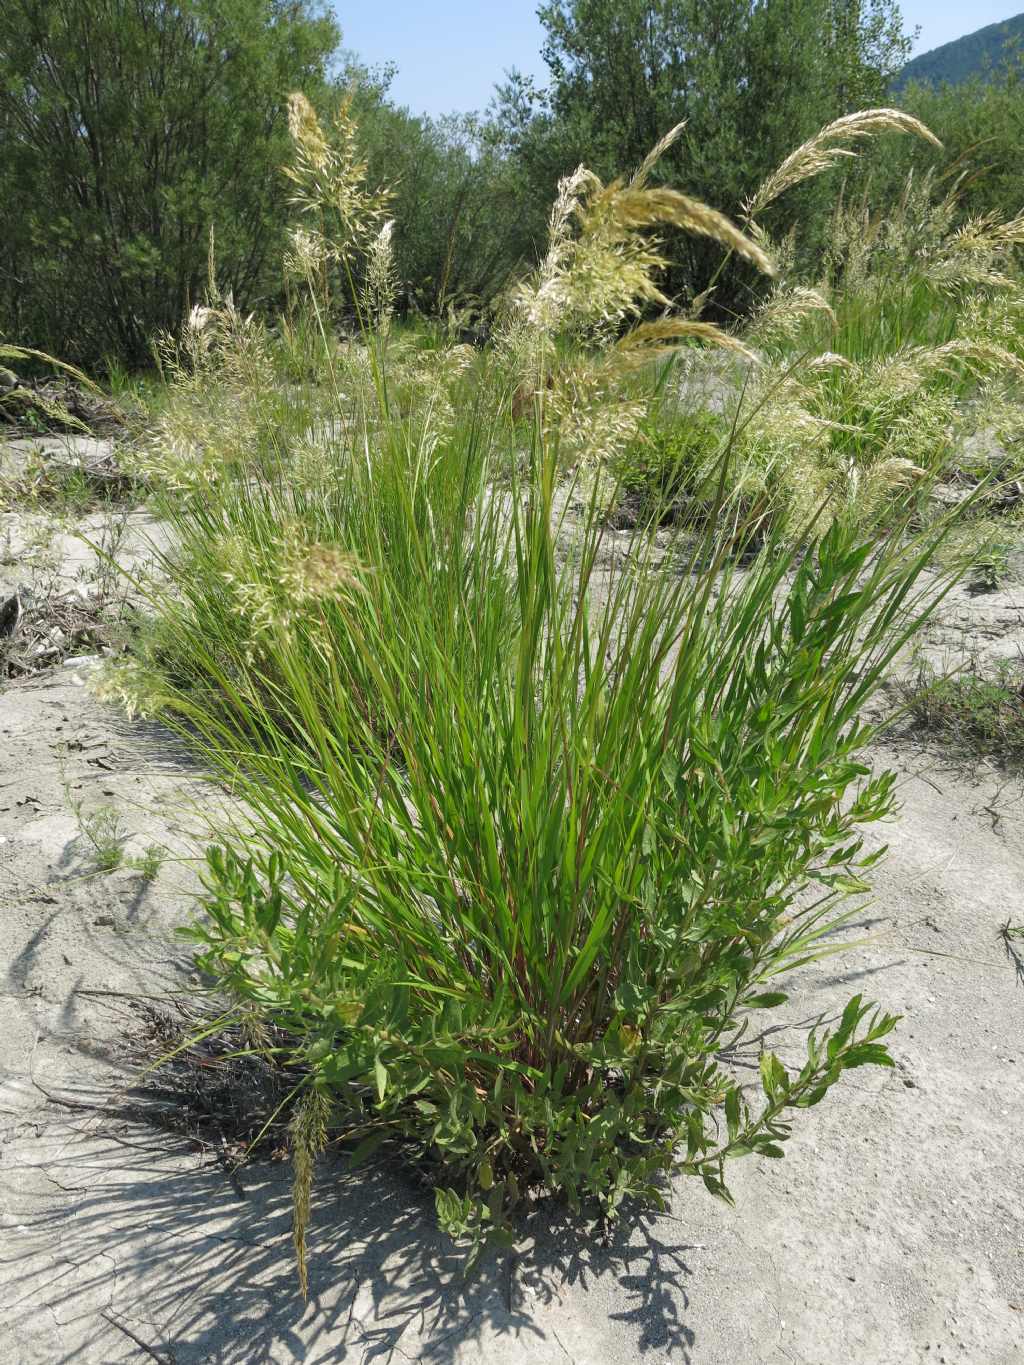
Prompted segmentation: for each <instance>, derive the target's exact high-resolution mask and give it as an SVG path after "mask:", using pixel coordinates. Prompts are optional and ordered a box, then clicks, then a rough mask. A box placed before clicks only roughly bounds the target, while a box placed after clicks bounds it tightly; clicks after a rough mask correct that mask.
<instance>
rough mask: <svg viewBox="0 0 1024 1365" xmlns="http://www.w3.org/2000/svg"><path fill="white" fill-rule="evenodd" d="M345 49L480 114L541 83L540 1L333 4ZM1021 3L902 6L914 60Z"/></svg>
mask: <svg viewBox="0 0 1024 1365" xmlns="http://www.w3.org/2000/svg"><path fill="white" fill-rule="evenodd" d="M332 3H333V8H334V10H335V11H336V13H337V15H338V19H339V21H340V23H341V30H342V37H343V40H344V43H345V46H346V47H349V48H352V49H353V50H354V51H355V52H357V53H358V54H359V55H360V57H362V59H363V60H364V61H366V62H370V63H371V64H373V63H378V62H386V61H394V62H397V64H398V75H397V76H396V77H395V80H394V84H393V85H392V87H391V93H392V97H393V98H394V99H395V101H396V102H397V103H399V104H406V105H408V106H409V108H410V109H411V110H412V111H413V112H414V113H417V114H419V113H427V114H443V113H448V112H450V111H452V110H455V109H458V110H469V109H483V108H484V107H485V106H486V104H487V102H488V100H489V99H490V97H491V91H492V90H493V88H494V85H495V82H497V81H500V80H501V79H502V76H503V73H504V72H505V71H507V70H508V69H509V68H510V67H513V66H517V67H519V69H520V70H521V71H526V72H529V73H531V74H533V75H536V76H538V77H541V78H543V76H544V75H545V72H546V68H545V66H544V63H543V61H542V60H541V56H540V48H541V43H542V42H543V36H544V34H543V29H542V28H541V26H540V24H539V23H538V21H537V15H536V8H537V0H483V2H482V0H377V2H376V3H367V0H359V3H354V2H353V0H332ZM1022 8H1024V0H1004V3H999V0H974V2H973V3H972V4H970V5H965V4H964V3H963V0H904V4H903V16H904V19H905V20H906V25H907V28H908V29H914V28H916V27H917V26H918V25H920V28H921V36H920V38H919V39H918V42H917V45H916V47H915V51H916V52H927V51H928V50H929V49H930V48H933V47H939V46H940V45H941V44H942V43H948V42H950V41H951V40H952V39H953V38H959V37H960V36H961V35H962V34H964V33H972V32H973V31H974V30H975V29H977V28H983V27H984V25H985V24H994V23H997V22H998V21H999V20H1001V19H1009V18H1011V17H1012V16H1013V15H1015V14H1019V13H1020V12H1021V9H1022Z"/></svg>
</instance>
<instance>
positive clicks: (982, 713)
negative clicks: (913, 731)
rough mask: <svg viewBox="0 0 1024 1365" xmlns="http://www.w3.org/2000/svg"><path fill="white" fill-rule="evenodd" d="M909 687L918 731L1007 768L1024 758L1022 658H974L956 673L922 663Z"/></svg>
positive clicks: (911, 713)
mask: <svg viewBox="0 0 1024 1365" xmlns="http://www.w3.org/2000/svg"><path fill="white" fill-rule="evenodd" d="M905 691H906V692H907V695H908V701H909V708H910V715H911V716H912V718H913V720H914V723H915V724H916V725H917V726H918V727H919V728H920V729H922V730H924V731H927V732H928V733H930V734H935V735H941V736H943V737H944V738H947V739H949V740H951V741H952V742H953V743H954V744H955V745H956V746H957V747H958V748H960V749H962V750H964V751H965V752H967V753H972V754H976V755H978V756H979V757H982V758H992V759H995V760H996V761H997V762H999V763H1002V764H1005V765H1007V766H1017V765H1019V764H1020V763H1021V762H1024V659H996V660H993V661H992V662H990V663H987V664H980V663H977V662H974V663H972V664H970V665H968V666H967V667H966V668H964V669H963V670H962V671H961V672H959V673H955V674H953V675H952V676H950V675H940V674H939V673H937V671H936V670H935V669H934V668H933V667H932V666H931V665H930V664H928V663H926V662H922V663H920V664H919V666H918V672H917V677H916V678H915V679H914V681H913V683H912V684H910V685H907V686H906V688H905Z"/></svg>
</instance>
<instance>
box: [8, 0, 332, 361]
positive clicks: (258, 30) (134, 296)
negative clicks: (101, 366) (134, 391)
mask: <svg viewBox="0 0 1024 1365" xmlns="http://www.w3.org/2000/svg"><path fill="white" fill-rule="evenodd" d="M338 38H339V35H338V30H337V28H336V26H335V24H334V22H333V20H331V19H330V18H329V17H328V16H327V15H326V13H325V12H324V11H323V10H322V9H321V7H320V6H319V5H318V4H316V3H314V2H313V0H296V3H294V4H289V5H283V4H280V3H278V0H177V3H174V4H170V3H167V0H137V2H136V0H132V2H131V3H129V2H128V0H73V3H72V2H69V0H61V2H60V3H54V0H19V3H15V4H5V5H4V6H3V8H2V10H0V236H2V238H3V241H4V248H5V250H4V255H5V268H4V270H3V272H2V274H0V332H3V333H6V334H8V335H11V336H14V337H19V338H22V339H24V340H26V341H31V342H32V343H33V344H34V345H37V346H41V347H43V348H44V349H47V350H50V351H52V352H53V353H54V354H57V355H63V356H65V357H70V358H72V359H75V360H78V361H80V362H82V363H85V364H87V365H95V364H97V363H98V362H99V360H100V359H101V357H104V356H108V355H109V356H112V357H117V358H119V359H121V360H123V361H126V362H127V363H128V364H131V365H145V364H147V363H148V362H149V361H150V358H151V357H150V351H149V341H150V338H151V337H152V335H153V333H154V332H155V331H157V330H158V329H160V328H170V327H177V326H178V324H179V322H180V320H181V317H182V316H183V314H184V313H186V312H187V311H188V308H189V307H190V305H191V304H192V303H194V302H195V301H196V300H197V299H198V298H199V296H200V293H201V290H202V286H203V281H204V279H205V276H206V259H207V243H208V239H209V233H210V231H211V229H214V230H215V233H216V240H217V252H218V262H219V267H220V277H221V282H222V283H223V285H224V287H225V288H226V289H230V290H232V291H233V293H234V296H235V298H236V300H237V302H238V303H239V305H240V306H242V305H245V306H252V302H253V301H254V300H255V299H257V298H259V297H261V295H262V294H263V293H264V292H265V290H266V286H267V281H268V276H267V266H268V263H272V264H273V269H274V272H275V278H274V280H273V285H272V287H273V291H274V292H275V293H276V291H277V283H276V273H277V266H278V260H279V256H280V249H281V244H282V238H281V233H282V227H283V222H282V219H283V206H284V201H285V190H284V184H283V182H282V180H281V177H280V175H279V173H278V167H279V165H280V163H281V161H282V160H283V159H284V157H285V155H286V149H287V130H286V127H285V122H284V99H285V96H286V94H287V92H288V91H289V89H291V88H292V87H293V86H294V85H296V84H300V83H302V84H305V85H306V87H307V88H309V89H311V90H313V89H315V88H317V87H319V88H320V89H323V87H324V84H325V78H326V69H325V68H326V63H327V62H328V60H329V58H330V56H331V54H332V52H333V51H334V49H335V47H336V46H337V43H338ZM84 72H88V79H85V78H84V75H83V73H84Z"/></svg>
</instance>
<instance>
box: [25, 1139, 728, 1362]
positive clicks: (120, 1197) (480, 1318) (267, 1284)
mask: <svg viewBox="0 0 1024 1365" xmlns="http://www.w3.org/2000/svg"><path fill="white" fill-rule="evenodd" d="M62 1128H63V1137H62V1140H61V1141H60V1143H59V1144H58V1146H57V1147H56V1148H54V1149H51V1151H50V1152H46V1151H45V1150H40V1152H39V1153H38V1156H39V1161H38V1164H37V1163H36V1162H35V1161H33V1162H31V1163H26V1165H28V1164H31V1165H36V1168H37V1169H38V1170H42V1171H44V1172H45V1175H46V1179H47V1180H48V1181H49V1182H50V1184H52V1185H54V1186H56V1187H57V1188H58V1189H60V1190H64V1191H71V1192H72V1196H71V1198H70V1201H69V1202H68V1203H66V1204H64V1205H63V1206H62V1207H61V1208H59V1209H55V1210H53V1211H52V1212H49V1213H42V1214H40V1215H39V1216H38V1217H37V1218H36V1219H34V1220H32V1225H31V1226H30V1227H29V1228H27V1229H26V1231H27V1232H28V1234H29V1236H30V1237H31V1238H32V1240H33V1242H34V1243H35V1245H36V1247H37V1249H38V1250H37V1254H29V1255H24V1254H22V1256H21V1257H20V1258H19V1261H18V1268H17V1270H16V1271H15V1274H14V1277H13V1279H14V1283H10V1282H9V1284H8V1288H9V1292H10V1309H11V1310H12V1311H10V1317H9V1319H8V1321H9V1322H10V1323H11V1325H12V1326H14V1325H16V1323H17V1322H18V1320H19V1319H21V1320H23V1321H27V1320H29V1319H31V1318H33V1317H35V1316H37V1315H38V1314H39V1313H40V1310H41V1309H42V1308H43V1307H44V1306H45V1308H46V1309H47V1310H49V1311H50V1312H51V1314H52V1315H53V1317H54V1318H55V1320H57V1321H60V1322H62V1323H68V1322H74V1321H76V1320H78V1322H79V1328H78V1330H77V1339H78V1341H79V1342H80V1347H79V1349H80V1350H81V1351H82V1352H83V1356H79V1353H78V1350H71V1351H68V1352H67V1353H66V1354H64V1355H62V1359H67V1360H72V1359H76V1358H86V1359H93V1358H98V1357H94V1356H92V1355H90V1354H89V1351H90V1350H95V1349H96V1348H97V1344H98V1340H97V1338H100V1339H102V1342H103V1344H104V1346H105V1347H113V1345H114V1343H115V1342H117V1341H118V1337H119V1336H120V1341H119V1342H118V1349H121V1348H126V1349H128V1350H129V1352H130V1349H131V1338H130V1336H128V1335H126V1328H127V1329H128V1332H130V1333H134V1334H135V1337H136V1339H137V1340H138V1341H142V1342H143V1343H144V1344H145V1347H148V1350H149V1354H150V1355H151V1356H153V1357H154V1358H156V1359H159V1360H161V1361H164V1362H165V1365H186V1362H195V1363H196V1365H198V1362H213V1361H216V1362H225V1363H227V1362H252V1361H256V1360H274V1361H279V1360H282V1361H291V1360H302V1361H304V1362H307V1365H327V1362H334V1361H341V1360H346V1361H348V1360H351V1361H359V1362H364V1361H365V1362H370V1361H390V1360H399V1359H417V1360H423V1361H432V1362H454V1361H456V1360H465V1359H478V1358H487V1359H490V1360H496V1361H500V1360H503V1359H505V1358H507V1359H509V1360H513V1359H514V1360H516V1361H534V1360H536V1361H538V1362H539V1361H547V1360H548V1359H552V1360H556V1359H559V1358H563V1359H564V1358H566V1357H565V1355H564V1354H563V1352H564V1350H565V1348H564V1347H563V1346H562V1345H561V1339H560V1338H559V1335H558V1332H557V1330H556V1328H555V1325H554V1322H553V1320H552V1319H551V1318H550V1310H552V1309H555V1308H557V1307H558V1305H559V1303H560V1302H561V1301H563V1300H564V1299H565V1298H566V1297H567V1296H568V1295H570V1294H577V1295H586V1296H587V1299H588V1300H590V1299H592V1298H596V1299H597V1302H591V1303H588V1304H587V1305H582V1306H581V1307H582V1313H583V1314H585V1316H586V1318H587V1319H589V1323H590V1327H591V1330H595V1329H597V1330H602V1329H603V1328H604V1324H603V1323H602V1322H601V1315H606V1316H607V1318H608V1327H609V1328H610V1329H611V1330H612V1331H614V1326H613V1323H614V1322H616V1321H617V1322H619V1323H621V1324H623V1325H625V1324H629V1326H627V1327H626V1331H627V1332H628V1335H629V1337H630V1338H631V1339H632V1341H633V1342H634V1343H635V1344H634V1349H635V1350H636V1351H637V1352H639V1353H640V1354H641V1355H644V1354H646V1353H648V1352H655V1353H657V1355H656V1358H657V1359H659V1360H661V1359H664V1358H666V1356H667V1358H669V1359H671V1360H673V1361H681V1362H682V1361H689V1360H690V1359H691V1350H692V1347H693V1333H692V1331H691V1330H689V1329H688V1327H687V1325H686V1323H685V1322H684V1320H683V1315H684V1313H685V1311H686V1309H687V1307H688V1304H689V1298H688V1294H687V1289H686V1280H687V1277H688V1276H689V1274H690V1273H691V1268H690V1266H689V1265H688V1256H687V1253H688V1252H690V1251H695V1250H700V1249H701V1248H700V1247H699V1246H695V1245H694V1244H692V1243H687V1242H686V1240H685V1233H684V1231H683V1229H682V1227H681V1226H680V1225H679V1224H678V1222H677V1220H675V1219H674V1218H672V1217H670V1216H665V1215H660V1216H659V1215H653V1216H652V1215H649V1214H644V1213H643V1212H642V1211H640V1210H637V1211H636V1213H635V1214H633V1213H627V1214H626V1215H625V1216H624V1217H623V1218H622V1219H621V1220H620V1222H619V1223H618V1225H617V1226H615V1227H613V1228H612V1229H611V1230H610V1232H609V1233H608V1235H607V1236H605V1237H603V1238H601V1237H597V1236H595V1235H594V1233H593V1231H592V1230H588V1229H587V1228H586V1227H585V1226H584V1225H583V1224H582V1222H580V1221H578V1220H576V1219H574V1218H573V1217H572V1216H571V1215H570V1214H568V1213H567V1212H566V1211H565V1210H564V1209H561V1210H559V1209H556V1208H554V1207H551V1206H539V1207H538V1208H536V1209H535V1210H534V1212H533V1213H532V1214H530V1215H529V1217H528V1218H527V1220H526V1222H525V1225H524V1229H523V1230H524V1237H523V1239H522V1241H521V1243H520V1245H519V1247H518V1248H517V1251H516V1254H515V1255H514V1256H509V1255H508V1254H506V1253H503V1252H502V1253H498V1254H497V1255H495V1256H494V1257H491V1258H485V1259H484V1261H483V1263H482V1264H481V1266H480V1267H478V1269H477V1271H476V1273H475V1274H474V1275H473V1276H472V1277H471V1278H470V1279H469V1280H468V1281H467V1280H466V1279H465V1278H464V1277H463V1273H462V1265H463V1257H462V1256H461V1255H460V1254H459V1252H458V1251H457V1250H456V1248H455V1247H454V1246H453V1244H452V1243H451V1242H450V1241H449V1240H448V1238H447V1237H446V1236H444V1235H443V1234H442V1233H441V1232H440V1231H439V1229H438V1227H437V1222H436V1217H435V1214H434V1210H433V1200H432V1198H431V1197H430V1194H429V1192H428V1191H427V1190H426V1189H425V1188H423V1187H422V1186H417V1185H416V1184H414V1183H413V1182H412V1181H411V1180H410V1179H408V1178H404V1177H403V1176H402V1175H401V1174H400V1173H396V1172H395V1171H394V1170H393V1169H390V1168H389V1167H388V1166H387V1165H386V1164H385V1163H384V1162H382V1161H378V1162H377V1163H375V1164H373V1165H369V1166H366V1167H360V1168H359V1169H358V1170H355V1171H353V1170H351V1169H349V1168H348V1165H347V1162H346V1161H345V1159H344V1158H343V1157H342V1158H340V1159H332V1160H328V1159H325V1160H324V1161H322V1163H321V1167H320V1174H319V1180H318V1198H317V1200H316V1206H315V1211H314V1215H313V1221H312V1224H311V1228H310V1249H311V1255H310V1262H309V1290H310V1292H309V1301H308V1302H306V1303H304V1302H303V1300H302V1297H301V1295H300V1293H299V1290H298V1285H297V1280H296V1273H295V1266H294V1261H293V1257H292V1249H291V1190H290V1183H291V1171H290V1167H289V1165H288V1163H286V1162H272V1161H261V1162H257V1163H254V1164H252V1165H250V1166H247V1167H244V1168H243V1169H242V1170H241V1171H240V1172H239V1178H237V1179H231V1180H229V1179H228V1178H226V1176H225V1173H224V1170H223V1169H217V1168H216V1167H213V1168H212V1169H211V1166H210V1165H209V1164H206V1163H205V1162H204V1163H203V1164H202V1165H200V1166H198V1167H197V1165H196V1157H195V1152H194V1144H186V1143H184V1142H182V1141H181V1140H180V1139H178V1140H176V1141H171V1140H168V1138H167V1137H166V1135H160V1136H159V1137H158V1138H157V1139H156V1140H154V1134H153V1132H152V1129H147V1128H146V1127H143V1126H140V1125H138V1124H137V1123H133V1124H127V1123H122V1122H120V1121H118V1119H117V1118H115V1117H113V1116H108V1117H106V1118H104V1119H103V1120H102V1121H101V1122H100V1124H99V1125H96V1124H94V1123H92V1122H89V1121H86V1122H85V1124H84V1126H83V1125H79V1124H77V1123H72V1124H71V1125H70V1128H69V1127H65V1126H63V1125H62ZM51 1132H52V1130H51ZM55 1193H56V1192H55ZM57 1197H58V1198H59V1196H57ZM54 1250H56V1254H54ZM595 1291H596V1292H595ZM577 1311H578V1312H579V1311H580V1308H579V1307H578V1309H577ZM581 1315H582V1314H581ZM93 1320H95V1321H93ZM559 1325H562V1326H563V1330H565V1328H564V1324H562V1323H561V1322H560V1323H559ZM115 1328H116V1329H117V1330H116V1331H115V1330H114V1329H115ZM620 1330H621V1328H620ZM478 1351H480V1352H484V1353H486V1354H485V1356H481V1355H478V1354H477V1352H478ZM506 1352H507V1357H506ZM136 1354H138V1349H136ZM103 1358H104V1359H107V1356H106V1355H104V1357H103ZM111 1358H118V1359H119V1358H120V1356H116V1357H114V1356H112V1357H111Z"/></svg>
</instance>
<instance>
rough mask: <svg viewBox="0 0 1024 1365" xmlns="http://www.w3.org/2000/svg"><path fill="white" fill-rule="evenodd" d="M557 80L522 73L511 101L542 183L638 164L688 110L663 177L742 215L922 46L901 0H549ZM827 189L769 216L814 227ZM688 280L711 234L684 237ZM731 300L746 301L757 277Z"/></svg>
mask: <svg viewBox="0 0 1024 1365" xmlns="http://www.w3.org/2000/svg"><path fill="white" fill-rule="evenodd" d="M539 14H540V18H541V21H542V22H543V24H544V26H545V29H546V31H547V41H546V44H545V48H544V57H545V60H546V62H547V65H548V67H549V70H550V72H551V86H550V89H549V90H548V91H546V92H539V91H537V90H536V89H535V88H534V87H533V86H532V85H531V84H530V82H528V81H526V80H524V79H523V78H522V77H516V76H514V77H513V78H512V79H511V80H510V82H509V83H508V84H507V85H506V86H505V87H504V89H503V91H502V92H501V97H500V107H501V109H502V113H503V116H504V118H505V119H506V121H507V124H508V127H509V135H510V137H511V139H512V142H513V145H514V147H515V150H516V153H517V155H518V156H519V157H521V159H522V162H523V165H524V169H525V171H526V173H527V174H528V175H529V176H530V177H531V179H532V180H533V181H534V182H535V183H538V184H539V183H541V182H544V181H547V182H548V183H553V181H554V179H555V178H557V175H559V174H565V173H566V172H567V170H571V169H572V167H573V166H574V165H576V164H578V163H579V162H581V161H584V160H585V161H586V162H587V164H588V165H590V166H592V167H594V169H595V170H597V171H598V173H600V174H607V173H610V172H613V171H614V170H616V169H618V168H620V167H622V166H633V165H637V164H638V163H639V161H640V160H641V159H642V157H643V155H644V153H645V151H646V149H647V148H648V147H650V146H651V145H652V143H654V142H656V141H657V139H658V138H659V137H661V136H662V135H663V134H665V133H666V132H667V131H668V129H670V128H672V127H674V126H675V124H677V123H678V122H679V121H680V120H684V119H685V120H686V130H685V132H684V134H683V137H682V138H681V139H680V140H679V142H678V143H677V144H676V146H675V147H674V148H673V149H672V151H671V152H670V153H669V155H668V156H667V157H666V158H665V161H664V164H663V174H664V176H665V178H666V179H669V180H671V181H672V182H673V183H676V184H679V185H682V186H685V188H686V190H687V191H688V192H689V193H692V194H694V195H695V196H696V197H698V198H700V199H702V200H704V201H705V202H707V203H709V204H711V205H713V206H714V207H716V208H718V209H722V210H724V211H726V212H735V211H736V207H737V205H738V204H739V202H740V200H741V198H742V196H743V195H744V194H745V193H748V192H749V190H750V186H751V185H756V184H757V183H758V182H759V181H760V180H761V179H763V178H764V176H765V175H767V174H768V173H769V172H770V171H771V169H772V168H773V167H774V166H776V165H777V164H778V163H779V161H780V160H781V159H782V158H783V156H785V155H786V153H787V152H789V151H791V150H792V148H793V146H794V144H796V143H797V142H800V141H801V140H803V139H804V138H806V137H809V136H810V135H811V134H813V133H814V132H816V131H817V130H818V129H819V128H820V127H821V126H822V125H823V124H825V123H827V122H829V121H830V120H831V119H833V118H836V117H838V116H839V115H842V114H845V113H849V112H850V111H852V110H853V109H857V108H864V107H866V106H869V105H877V104H880V103H884V102H885V100H884V97H885V92H886V90H887V87H888V83H889V80H890V78H891V76H892V74H893V73H894V72H895V71H897V70H899V68H900V66H901V65H902V63H903V61H904V60H905V57H906V55H907V51H908V47H909V44H908V40H907V39H906V38H905V37H904V35H903V31H902V25H901V22H900V18H899V11H898V8H897V7H896V5H895V4H894V3H893V0H865V2H864V3H860V0H847V2H846V3H843V4H833V3H824V0H772V2H771V3H757V0H548V3H545V4H543V5H542V6H541V8H540V10H539ZM821 194H822V191H821V189H820V187H815V188H814V189H810V190H808V191H806V192H804V193H803V194H798V195H794V196H792V197H790V198H789V199H787V201H786V208H785V210H784V211H783V212H782V213H781V214H780V213H776V214H775V215H774V216H773V220H772V221H771V223H769V224H768V226H770V227H771V228H772V229H773V230H775V231H777V232H781V231H785V230H787V229H788V228H789V227H790V226H792V225H793V224H794V223H795V222H798V221H799V222H800V223H801V224H802V229H803V230H804V231H805V232H808V233H811V234H813V231H814V227H815V222H816V218H815V213H814V207H815V205H816V204H818V203H820V202H821ZM678 246H679V248H680V256H681V259H680V263H679V266H678V268H677V270H676V271H675V272H674V274H673V278H672V281H671V283H672V286H673V288H674V289H675V290H676V291H681V290H687V289H691V290H692V288H693V285H694V281H696V280H703V279H705V278H707V275H708V274H709V273H710V271H709V268H708V267H709V265H710V264H711V256H710V255H709V253H712V252H713V251H714V248H709V247H708V246H707V245H706V244H704V243H701V242H697V241H690V242H686V241H683V240H681V241H680V242H679V243H678ZM731 278H732V280H733V287H732V289H731V291H730V290H729V289H728V288H724V289H721V290H720V298H721V297H723V296H724V297H730V292H731V302H732V303H733V304H734V305H735V304H736V303H737V302H738V298H739V295H738V293H737V291H738V289H739V288H740V286H741V285H742V282H743V280H744V276H743V275H742V274H734V275H733V276H732V277H731Z"/></svg>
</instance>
